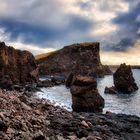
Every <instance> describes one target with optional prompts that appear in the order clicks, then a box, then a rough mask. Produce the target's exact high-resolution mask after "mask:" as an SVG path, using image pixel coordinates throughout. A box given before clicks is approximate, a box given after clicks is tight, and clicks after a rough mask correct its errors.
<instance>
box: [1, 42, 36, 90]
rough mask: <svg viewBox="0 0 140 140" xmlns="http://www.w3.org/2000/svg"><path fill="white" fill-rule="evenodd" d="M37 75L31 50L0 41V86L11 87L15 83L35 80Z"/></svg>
mask: <svg viewBox="0 0 140 140" xmlns="http://www.w3.org/2000/svg"><path fill="white" fill-rule="evenodd" d="M37 75H38V70H37V66H36V62H35V59H34V56H33V55H32V54H31V53H30V52H28V51H21V50H16V49H14V48H13V47H9V46H6V45H5V43H4V42H0V88H6V89H7V88H8V89H10V88H12V85H13V84H25V83H32V82H35V81H36V80H37Z"/></svg>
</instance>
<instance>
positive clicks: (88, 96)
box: [70, 76, 104, 112]
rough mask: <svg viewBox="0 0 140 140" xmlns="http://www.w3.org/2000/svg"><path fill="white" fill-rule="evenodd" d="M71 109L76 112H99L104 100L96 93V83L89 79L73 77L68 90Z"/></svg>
mask: <svg viewBox="0 0 140 140" xmlns="http://www.w3.org/2000/svg"><path fill="white" fill-rule="evenodd" d="M70 91H71V94H72V109H73V111H76V112H101V111H102V109H103V107H104V99H103V98H102V97H101V95H100V94H99V93H98V90H97V83H96V81H95V80H94V79H93V78H91V77H85V76H74V78H73V82H72V85H71V88H70Z"/></svg>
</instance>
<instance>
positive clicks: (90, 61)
mask: <svg viewBox="0 0 140 140" xmlns="http://www.w3.org/2000/svg"><path fill="white" fill-rule="evenodd" d="M99 51H100V44H99V43H98V42H86V43H77V44H72V45H69V46H65V47H64V48H62V49H61V50H58V51H55V52H52V53H50V54H46V55H45V54H44V55H42V58H41V57H39V59H37V63H38V66H39V72H40V75H53V76H55V75H63V76H66V77H68V75H69V73H71V72H72V73H74V74H75V75H78V74H79V75H83V76H87V75H88V76H94V77H101V76H104V75H105V74H110V73H111V71H110V69H109V67H108V66H103V65H102V64H101V61H100V54H99ZM36 58H37V57H36Z"/></svg>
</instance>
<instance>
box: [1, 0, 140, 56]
mask: <svg viewBox="0 0 140 140" xmlns="http://www.w3.org/2000/svg"><path fill="white" fill-rule="evenodd" d="M139 2H140V0H135V1H132V0H117V1H114V0H108V1H106V0H94V1H93V0H69V1H66V0H51V1H50V0H40V1H37V0H30V1H29V0H20V2H19V0H0V3H1V5H0V29H1V30H0V39H1V40H2V41H6V42H8V43H12V44H14V45H16V47H18V45H20V46H22V47H23V48H26V49H28V50H31V51H32V52H33V53H34V52H35V51H34V49H35V48H34V49H33V46H35V47H37V48H38V49H39V48H40V50H42V49H46V48H54V49H58V48H62V47H63V46H64V45H66V44H71V43H76V42H84V41H99V42H101V48H102V49H103V50H105V51H114V52H115V51H118V52H120V51H127V50H128V49H129V47H133V45H134V44H135V42H136V41H137V40H138V39H139V35H140V29H139V27H140V24H139V23H140V15H139V13H140V10H139V7H140V3H139ZM20 43H21V44H22V45H21V44H20ZM25 45H27V46H28V47H24V46H25ZM30 48H32V49H30ZM43 51H44V50H43ZM36 52H37V50H36ZM36 52H35V53H36ZM38 52H39V50H38Z"/></svg>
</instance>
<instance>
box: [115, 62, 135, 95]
mask: <svg viewBox="0 0 140 140" xmlns="http://www.w3.org/2000/svg"><path fill="white" fill-rule="evenodd" d="M113 79H114V85H115V88H116V89H117V90H118V91H119V92H122V93H131V92H133V91H136V90H138V86H137V84H136V83H135V79H134V77H133V73H132V70H131V67H130V66H129V65H126V64H125V63H124V64H121V65H120V67H119V68H118V69H117V70H116V72H115V73H114V74H113Z"/></svg>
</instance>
